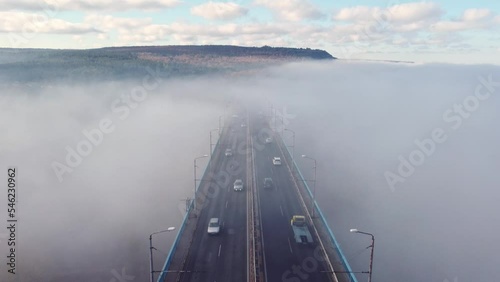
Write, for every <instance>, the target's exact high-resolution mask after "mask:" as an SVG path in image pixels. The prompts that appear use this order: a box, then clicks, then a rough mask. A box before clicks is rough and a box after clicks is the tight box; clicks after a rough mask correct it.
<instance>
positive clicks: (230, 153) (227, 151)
mask: <svg viewBox="0 0 500 282" xmlns="http://www.w3.org/2000/svg"><path fill="white" fill-rule="evenodd" d="M224 155H226V157H229V156H232V155H233V150H231V149H226V152H225V153H224Z"/></svg>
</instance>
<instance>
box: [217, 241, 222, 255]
mask: <svg viewBox="0 0 500 282" xmlns="http://www.w3.org/2000/svg"><path fill="white" fill-rule="evenodd" d="M221 248H222V244H220V245H219V254H218V255H217V256H218V257H220V250H221Z"/></svg>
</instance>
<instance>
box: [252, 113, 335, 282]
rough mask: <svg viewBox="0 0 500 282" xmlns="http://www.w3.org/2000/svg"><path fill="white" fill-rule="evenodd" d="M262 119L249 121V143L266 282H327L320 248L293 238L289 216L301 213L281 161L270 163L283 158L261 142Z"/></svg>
mask: <svg viewBox="0 0 500 282" xmlns="http://www.w3.org/2000/svg"><path fill="white" fill-rule="evenodd" d="M262 119H263V118H258V117H257V118H255V119H254V120H253V122H252V127H251V128H252V141H253V142H252V143H253V146H254V149H255V150H254V158H255V166H256V168H255V169H256V180H255V181H256V183H257V189H258V200H259V203H260V209H261V215H262V219H261V220H262V232H263V241H264V250H265V253H264V256H265V265H266V276H267V279H266V280H267V281H270V282H275V281H283V282H287V281H290V282H292V281H322V282H323V281H330V280H329V279H330V278H329V276H328V275H327V274H326V273H325V271H326V267H325V265H324V263H323V262H322V261H323V259H322V257H321V256H320V251H319V250H318V249H316V247H317V244H314V245H313V246H309V245H302V244H297V243H295V241H294V237H293V232H292V230H291V227H290V220H291V218H292V216H293V215H303V214H304V211H303V210H302V207H301V205H300V202H299V198H298V193H297V191H296V188H295V186H294V183H293V181H292V179H291V175H290V173H289V171H288V169H287V167H286V165H285V163H284V162H283V164H282V165H281V166H275V165H273V163H272V158H273V157H281V159H282V161H284V157H283V155H282V154H281V151H280V149H279V147H278V145H277V143H276V142H275V141H274V140H273V142H272V143H269V144H266V143H265V135H267V134H269V132H270V130H268V129H267V130H266V129H265V127H263V126H265V122H264V121H263V120H262ZM266 177H271V178H272V179H273V182H274V188H273V189H264V188H263V183H264V178H266Z"/></svg>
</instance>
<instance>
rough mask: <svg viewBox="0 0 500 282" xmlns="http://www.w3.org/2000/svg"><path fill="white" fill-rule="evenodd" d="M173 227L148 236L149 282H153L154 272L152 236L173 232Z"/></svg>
mask: <svg viewBox="0 0 500 282" xmlns="http://www.w3.org/2000/svg"><path fill="white" fill-rule="evenodd" d="M174 230H175V227H173V226H171V227H169V228H167V229H165V230H162V231H158V232H154V233H152V234H151V235H149V270H150V271H151V280H150V282H153V280H154V270H153V249H156V248H153V235H155V234H158V233H163V232H169V231H174Z"/></svg>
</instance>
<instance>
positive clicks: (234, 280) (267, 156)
mask: <svg viewBox="0 0 500 282" xmlns="http://www.w3.org/2000/svg"><path fill="white" fill-rule="evenodd" d="M274 123H275V122H274ZM284 133H286V131H284V130H279V129H277V128H276V126H273V122H271V118H270V117H269V116H265V115H263V114H257V115H249V114H240V115H233V116H230V117H226V118H225V119H224V126H223V127H221V126H220V125H219V130H218V131H217V136H218V141H217V142H216V143H215V144H214V146H212V144H211V145H210V147H211V148H210V149H211V154H210V155H211V156H210V158H208V164H207V167H206V169H205V171H204V173H203V174H202V177H201V178H200V179H198V178H197V177H198V176H197V175H196V168H197V167H198V166H197V163H196V159H195V161H194V169H195V175H194V179H195V180H194V182H195V187H194V189H195V191H196V193H195V195H196V196H195V199H194V200H193V201H191V204H190V205H189V206H188V209H187V212H186V215H185V217H184V220H183V221H182V225H181V226H180V228H179V232H178V234H177V237H176V238H175V241H174V243H173V245H172V247H171V249H170V253H169V254H168V256H167V259H166V261H165V263H164V265H163V268H162V270H157V271H154V272H155V274H157V275H156V277H157V278H156V279H157V281H159V282H160V281H161V282H163V281H167V282H194V281H207V282H208V281H210V282H214V281H217V282H223V281H228V282H239V281H248V282H254V281H255V282H267V281H269V282H278V281H283V282H299V281H333V282H357V280H356V277H355V276H354V274H353V272H352V270H351V268H350V266H349V264H348V262H347V260H346V258H345V257H344V255H343V253H342V250H341V248H340V246H339V244H338V242H337V241H336V239H335V236H334V234H333V231H332V229H331V228H330V227H329V226H328V224H327V222H326V219H325V217H324V215H323V214H322V212H321V209H320V208H319V206H318V205H317V203H316V202H315V201H313V199H314V197H313V192H312V190H311V189H310V187H309V185H308V182H309V184H311V183H310V181H309V180H308V179H305V178H304V177H303V175H302V173H301V172H300V170H299V168H298V167H297V165H296V164H295V156H294V152H293V150H290V149H294V148H293V147H292V146H289V145H287V144H286V143H285V142H284V138H283V134H284ZM211 137H212V136H211ZM285 139H286V138H285ZM288 139H290V138H288ZM289 143H290V142H289ZM228 148H229V149H231V151H232V152H231V153H232V154H231V153H229V152H227V154H226V149H228ZM274 157H280V158H281V165H275V164H273V161H272V159H273V158H274ZM264 178H271V179H272V180H273V185H272V188H264V187H263V186H264ZM236 179H242V180H243V183H244V188H243V190H242V191H235V190H234V189H233V182H234V181H235V180H236ZM314 185H315V183H314ZM294 215H304V216H305V217H306V221H307V223H308V226H309V231H310V233H311V235H312V239H313V243H312V244H302V243H297V242H296V241H295V239H294V234H293V231H292V228H291V225H290V220H291V218H292V217H293V216H294ZM214 217H216V218H219V219H220V223H221V224H220V226H221V229H220V233H219V234H217V235H210V234H208V232H207V226H208V222H209V220H210V218H214Z"/></svg>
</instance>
